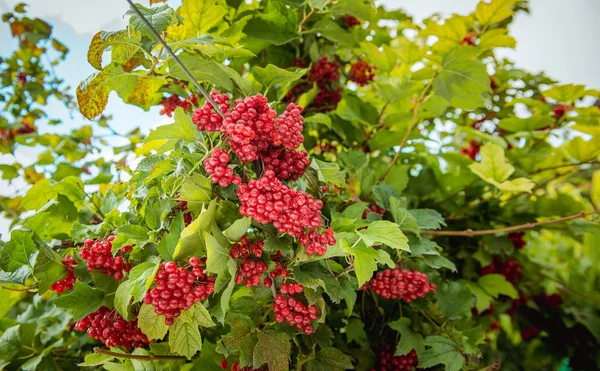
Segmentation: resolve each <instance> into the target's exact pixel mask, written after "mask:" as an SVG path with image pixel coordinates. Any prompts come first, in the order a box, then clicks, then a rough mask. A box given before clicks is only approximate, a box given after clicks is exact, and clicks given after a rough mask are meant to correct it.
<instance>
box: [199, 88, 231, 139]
mask: <svg viewBox="0 0 600 371" xmlns="http://www.w3.org/2000/svg"><path fill="white" fill-rule="evenodd" d="M210 98H211V99H212V100H213V101H214V102H215V103H216V104H218V105H219V108H220V109H221V112H227V111H229V107H231V104H230V102H229V100H230V97H229V95H227V94H222V93H219V92H218V91H216V90H213V91H211V92H210ZM192 122H193V123H194V125H196V126H197V127H198V130H200V131H210V132H215V131H219V130H220V129H221V124H222V123H223V117H221V115H219V114H218V113H217V112H216V111H215V110H214V108H213V106H212V105H211V104H210V102H209V101H206V102H205V103H204V105H203V106H202V108H196V109H195V110H194V116H193V117H192Z"/></svg>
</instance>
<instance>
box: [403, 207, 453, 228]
mask: <svg viewBox="0 0 600 371" xmlns="http://www.w3.org/2000/svg"><path fill="white" fill-rule="evenodd" d="M408 212H409V213H410V214H411V215H412V216H413V217H414V218H415V220H416V221H417V224H418V225H419V228H420V229H441V228H442V226H444V227H445V226H446V222H444V217H443V216H442V215H441V214H440V213H438V212H437V211H436V210H432V209H414V210H408Z"/></svg>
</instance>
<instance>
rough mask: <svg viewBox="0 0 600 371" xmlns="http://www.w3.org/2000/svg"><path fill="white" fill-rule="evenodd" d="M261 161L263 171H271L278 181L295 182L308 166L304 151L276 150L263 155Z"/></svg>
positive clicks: (308, 162)
mask: <svg viewBox="0 0 600 371" xmlns="http://www.w3.org/2000/svg"><path fill="white" fill-rule="evenodd" d="M262 159H263V162H264V164H265V169H266V170H271V171H273V172H274V173H275V176H276V177H277V179H279V180H286V179H288V178H289V179H291V180H297V179H298V178H299V177H301V176H302V175H304V169H305V168H306V167H307V166H308V165H309V164H310V161H309V159H308V152H306V151H286V150H284V149H276V150H271V151H269V152H267V153H265V154H263V155H262Z"/></svg>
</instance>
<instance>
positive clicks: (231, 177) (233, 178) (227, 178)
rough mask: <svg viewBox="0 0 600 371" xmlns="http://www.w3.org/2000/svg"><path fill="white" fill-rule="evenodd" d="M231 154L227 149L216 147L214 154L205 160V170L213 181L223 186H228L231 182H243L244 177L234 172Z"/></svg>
mask: <svg viewBox="0 0 600 371" xmlns="http://www.w3.org/2000/svg"><path fill="white" fill-rule="evenodd" d="M229 160H230V158H229V154H228V153H227V150H226V149H223V148H215V149H213V151H212V155H211V156H210V157H208V158H207V159H206V160H204V170H205V171H206V173H207V174H208V175H210V179H211V180H212V182H213V183H219V185H220V186H221V187H227V186H228V185H230V184H231V183H233V184H238V185H239V184H241V183H242V178H240V177H239V176H238V175H235V174H234V173H233V169H232V168H230V167H229V166H228V165H229Z"/></svg>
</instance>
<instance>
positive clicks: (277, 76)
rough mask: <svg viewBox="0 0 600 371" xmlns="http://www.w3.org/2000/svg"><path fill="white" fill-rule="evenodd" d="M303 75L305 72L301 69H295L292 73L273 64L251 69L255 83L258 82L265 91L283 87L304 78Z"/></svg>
mask: <svg viewBox="0 0 600 371" xmlns="http://www.w3.org/2000/svg"><path fill="white" fill-rule="evenodd" d="M305 73H306V70H303V69H301V68H297V69H296V70H295V71H293V72H292V71H288V70H285V69H283V68H279V67H277V66H275V65H273V64H269V65H267V67H265V68H262V67H259V66H254V67H252V76H254V78H255V79H256V81H258V82H260V83H261V84H262V85H263V87H264V88H265V89H267V90H268V89H269V88H271V87H273V86H275V85H279V86H281V87H283V86H285V85H287V84H290V83H292V82H294V81H297V80H299V79H300V78H301V77H302V76H304V74H305Z"/></svg>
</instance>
